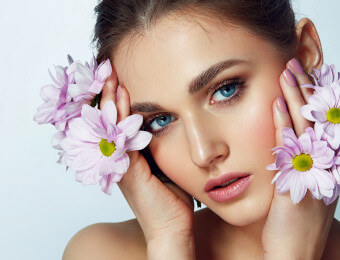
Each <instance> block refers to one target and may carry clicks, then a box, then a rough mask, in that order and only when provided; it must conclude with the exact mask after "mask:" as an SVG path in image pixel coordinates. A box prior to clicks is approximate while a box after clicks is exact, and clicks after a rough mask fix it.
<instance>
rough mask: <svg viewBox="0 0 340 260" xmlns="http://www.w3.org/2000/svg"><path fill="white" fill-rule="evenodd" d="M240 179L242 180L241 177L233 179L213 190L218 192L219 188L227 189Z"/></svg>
mask: <svg viewBox="0 0 340 260" xmlns="http://www.w3.org/2000/svg"><path fill="white" fill-rule="evenodd" d="M239 179H241V177H238V178H235V179H232V180H230V181H227V182H226V183H224V184H222V185H218V186H215V187H213V188H212V190H216V189H219V188H224V187H227V186H229V185H230V184H232V183H234V182H235V181H238V180H239Z"/></svg>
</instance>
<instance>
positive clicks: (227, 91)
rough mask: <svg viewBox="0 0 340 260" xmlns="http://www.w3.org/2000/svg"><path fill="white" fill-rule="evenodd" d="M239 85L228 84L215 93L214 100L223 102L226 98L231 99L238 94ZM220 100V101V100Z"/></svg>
mask: <svg viewBox="0 0 340 260" xmlns="http://www.w3.org/2000/svg"><path fill="white" fill-rule="evenodd" d="M236 86H237V84H230V85H229V84H227V85H224V86H223V87H221V88H219V89H218V90H216V91H215V93H214V95H213V98H214V100H216V101H217V102H218V101H221V100H223V99H225V98H230V97H231V96H232V95H234V93H235V92H236ZM219 98H220V99H219Z"/></svg>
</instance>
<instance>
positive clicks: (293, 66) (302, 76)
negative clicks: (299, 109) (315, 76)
mask: <svg viewBox="0 0 340 260" xmlns="http://www.w3.org/2000/svg"><path fill="white" fill-rule="evenodd" d="M287 69H289V70H290V71H291V72H292V73H293V75H294V77H295V79H296V82H297V84H298V85H299V86H302V85H304V84H311V83H312V81H311V80H310V77H309V76H308V74H307V73H306V72H305V71H304V70H303V68H302V66H301V65H300V63H299V61H298V60H297V59H295V58H294V59H291V60H290V61H289V62H288V63H287ZM300 91H301V93H302V96H303V98H304V100H305V102H306V103H308V97H309V96H311V95H313V92H314V90H313V89H311V88H300Z"/></svg>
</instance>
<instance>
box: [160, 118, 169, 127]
mask: <svg viewBox="0 0 340 260" xmlns="http://www.w3.org/2000/svg"><path fill="white" fill-rule="evenodd" d="M157 123H158V124H159V125H160V126H165V125H167V124H168V123H170V118H169V117H167V116H161V117H160V118H157Z"/></svg>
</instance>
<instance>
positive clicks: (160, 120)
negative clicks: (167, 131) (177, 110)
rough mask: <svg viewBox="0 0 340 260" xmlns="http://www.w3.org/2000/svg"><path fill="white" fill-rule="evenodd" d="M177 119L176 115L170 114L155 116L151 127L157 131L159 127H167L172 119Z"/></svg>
mask: <svg viewBox="0 0 340 260" xmlns="http://www.w3.org/2000/svg"><path fill="white" fill-rule="evenodd" d="M174 119H175V117H174V116H170V115H162V116H159V117H155V118H154V119H153V120H152V121H151V123H150V124H149V127H150V128H151V129H152V130H153V131H155V130H156V131H157V130H158V129H161V128H164V127H166V126H167V125H168V124H169V123H170V122H171V121H173V120H174Z"/></svg>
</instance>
